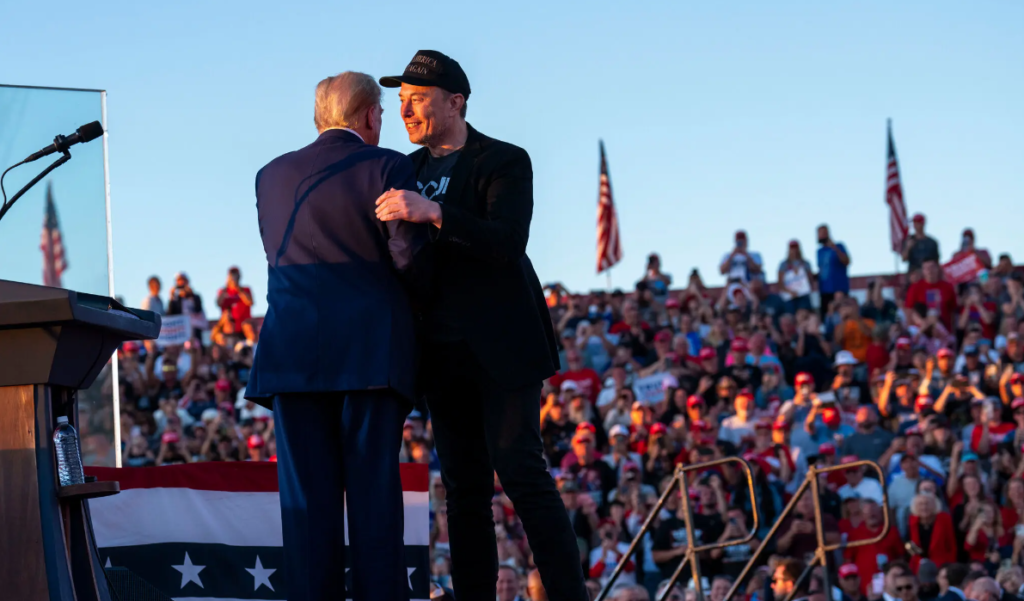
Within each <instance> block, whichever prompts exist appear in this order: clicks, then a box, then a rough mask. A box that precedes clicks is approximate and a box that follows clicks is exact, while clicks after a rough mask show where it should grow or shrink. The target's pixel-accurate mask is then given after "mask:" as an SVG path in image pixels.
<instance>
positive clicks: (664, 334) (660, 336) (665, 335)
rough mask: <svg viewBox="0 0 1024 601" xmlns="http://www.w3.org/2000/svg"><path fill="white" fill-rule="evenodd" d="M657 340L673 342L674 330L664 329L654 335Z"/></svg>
mask: <svg viewBox="0 0 1024 601" xmlns="http://www.w3.org/2000/svg"><path fill="white" fill-rule="evenodd" d="M654 341H655V342H672V332H670V331H669V330H662V331H660V332H658V333H657V334H655V335H654Z"/></svg>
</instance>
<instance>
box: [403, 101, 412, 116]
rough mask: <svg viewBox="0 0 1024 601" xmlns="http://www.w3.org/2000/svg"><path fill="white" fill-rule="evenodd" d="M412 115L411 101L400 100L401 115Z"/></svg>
mask: <svg viewBox="0 0 1024 601" xmlns="http://www.w3.org/2000/svg"><path fill="white" fill-rule="evenodd" d="M412 115H413V112H412V103H411V102H409V101H408V100H405V101H403V102H402V116H403V117H412Z"/></svg>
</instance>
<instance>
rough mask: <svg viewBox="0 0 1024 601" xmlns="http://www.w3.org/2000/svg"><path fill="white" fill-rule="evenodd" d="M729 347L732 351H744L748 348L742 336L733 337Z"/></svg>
mask: <svg viewBox="0 0 1024 601" xmlns="http://www.w3.org/2000/svg"><path fill="white" fill-rule="evenodd" d="M729 349H730V350H731V351H732V352H734V353H745V352H747V351H749V350H750V346H749V345H747V341H746V340H745V339H743V338H735V339H733V341H732V344H730V345H729Z"/></svg>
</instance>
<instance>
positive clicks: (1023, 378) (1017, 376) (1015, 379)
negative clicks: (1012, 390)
mask: <svg viewBox="0 0 1024 601" xmlns="http://www.w3.org/2000/svg"><path fill="white" fill-rule="evenodd" d="M1021 382H1024V374H1022V373H1019V372H1015V373H1014V374H1013V375H1012V376H1010V384H1020V383H1021Z"/></svg>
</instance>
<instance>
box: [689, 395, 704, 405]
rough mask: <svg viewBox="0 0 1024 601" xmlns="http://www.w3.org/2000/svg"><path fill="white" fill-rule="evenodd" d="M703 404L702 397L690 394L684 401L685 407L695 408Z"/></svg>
mask: <svg viewBox="0 0 1024 601" xmlns="http://www.w3.org/2000/svg"><path fill="white" fill-rule="evenodd" d="M703 404H704V397H702V396H698V395H696V394H691V395H690V397H689V398H688V399H686V406H687V407H696V406H697V405H703Z"/></svg>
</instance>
